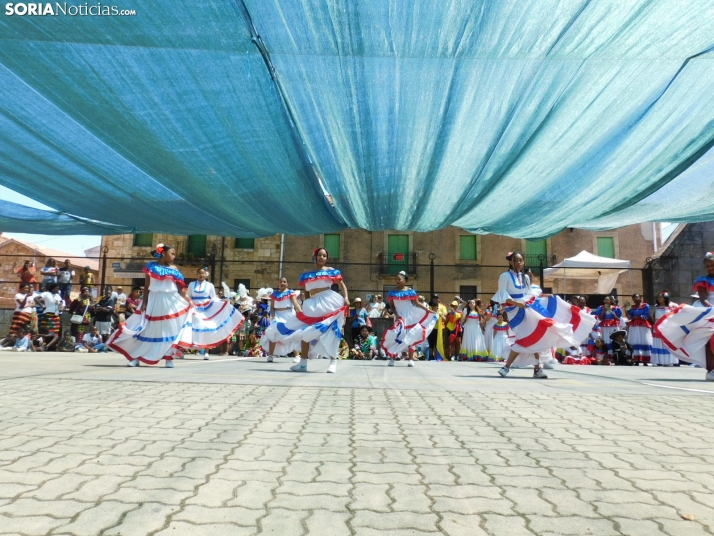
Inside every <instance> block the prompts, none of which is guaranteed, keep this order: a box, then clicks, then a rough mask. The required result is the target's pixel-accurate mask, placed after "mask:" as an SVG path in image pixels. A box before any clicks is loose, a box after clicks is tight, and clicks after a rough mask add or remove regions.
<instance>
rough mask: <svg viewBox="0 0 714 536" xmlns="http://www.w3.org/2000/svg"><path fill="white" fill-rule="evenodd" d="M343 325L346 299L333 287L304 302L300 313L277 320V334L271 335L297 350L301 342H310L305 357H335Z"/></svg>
mask: <svg viewBox="0 0 714 536" xmlns="http://www.w3.org/2000/svg"><path fill="white" fill-rule="evenodd" d="M344 325H345V299H344V298H343V297H342V296H341V295H340V294H338V293H337V292H335V291H333V290H323V291H322V292H320V293H319V294H316V295H315V296H313V297H311V298H308V299H307V300H305V301H304V302H303V304H302V314H296V315H295V316H293V317H291V318H288V319H287V320H286V321H285V322H277V323H276V324H275V327H276V329H277V331H278V333H279V334H280V336H278V335H274V336H275V337H276V340H277V341H278V342H281V343H282V344H284V345H286V347H292V348H296V349H298V350H299V349H300V347H301V345H302V343H303V342H307V343H310V350H309V355H303V356H302V357H304V358H309V357H317V356H318V355H321V356H323V357H330V358H337V357H338V353H339V349H340V341H341V340H342V329H343V327H344ZM271 327H272V326H271ZM268 329H270V328H268Z"/></svg>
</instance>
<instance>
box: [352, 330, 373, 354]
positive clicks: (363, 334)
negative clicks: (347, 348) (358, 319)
mask: <svg viewBox="0 0 714 536" xmlns="http://www.w3.org/2000/svg"><path fill="white" fill-rule="evenodd" d="M352 357H353V358H354V359H369V360H372V359H374V358H376V357H377V337H375V336H374V335H372V334H371V333H370V332H369V328H368V327H367V326H362V329H361V330H360V333H359V335H358V336H357V339H356V340H355V346H354V348H353V349H352Z"/></svg>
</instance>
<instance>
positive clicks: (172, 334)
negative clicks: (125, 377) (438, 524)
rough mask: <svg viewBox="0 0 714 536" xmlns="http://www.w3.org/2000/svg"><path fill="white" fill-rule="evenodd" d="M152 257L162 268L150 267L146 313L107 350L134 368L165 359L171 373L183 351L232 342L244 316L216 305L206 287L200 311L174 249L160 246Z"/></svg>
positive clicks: (118, 332) (140, 313)
mask: <svg viewBox="0 0 714 536" xmlns="http://www.w3.org/2000/svg"><path fill="white" fill-rule="evenodd" d="M152 254H153V256H154V257H155V258H157V259H158V262H150V263H149V264H147V265H146V266H145V267H144V270H143V271H144V273H145V274H146V283H145V287H146V291H145V294H144V300H143V301H142V303H141V307H140V309H137V310H136V311H135V312H134V314H133V315H131V316H130V317H129V318H128V319H127V321H126V322H124V323H122V324H120V325H119V329H117V330H116V331H115V332H114V333H113V334H112V335H111V336H110V337H109V340H108V341H107V345H108V346H109V348H111V349H112V350H114V351H115V352H119V353H120V354H122V355H123V356H124V357H125V358H126V359H127V360H128V361H129V363H128V366H130V367H137V366H139V362H142V363H146V364H149V365H155V364H157V363H158V362H159V361H161V360H162V359H164V360H166V368H173V366H174V363H173V359H174V357H175V356H178V355H181V353H182V350H183V349H189V348H205V349H208V348H213V347H215V346H218V345H220V344H221V343H222V342H224V341H226V340H227V339H229V338H230V337H231V335H232V334H233V332H234V331H236V330H237V329H238V328H239V327H240V325H241V324H242V322H243V316H242V315H241V314H240V313H239V312H238V310H237V309H236V308H235V307H230V305H227V306H226V307H225V308H224V307H223V305H222V304H221V303H212V302H213V300H212V299H211V298H210V294H209V292H208V290H207V287H205V289H204V287H203V286H200V287H199V288H200V289H201V290H200V291H199V292H198V294H197V296H200V297H199V298H198V299H199V301H198V303H199V304H201V305H200V307H201V309H200V310H199V308H198V307H194V305H193V304H192V303H191V301H190V298H189V296H188V292H187V290H186V283H185V281H184V277H183V275H182V274H181V272H179V271H178V270H177V269H176V267H175V266H173V261H174V259H175V258H176V251H175V250H174V248H172V247H171V246H165V245H164V244H159V245H158V246H156V250H154V251H153V252H152ZM214 292H215V291H214ZM226 303H227V302H226ZM209 315H210V316H209Z"/></svg>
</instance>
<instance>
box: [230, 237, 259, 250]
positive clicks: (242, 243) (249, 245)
mask: <svg viewBox="0 0 714 536" xmlns="http://www.w3.org/2000/svg"><path fill="white" fill-rule="evenodd" d="M235 249H255V238H236V247H235Z"/></svg>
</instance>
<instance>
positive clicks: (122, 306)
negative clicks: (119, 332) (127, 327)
mask: <svg viewBox="0 0 714 536" xmlns="http://www.w3.org/2000/svg"><path fill="white" fill-rule="evenodd" d="M112 298H114V299H115V300H116V302H115V303H116V305H115V306H114V313H115V314H116V315H117V319H118V320H119V322H120V323H121V322H124V321H125V320H126V300H127V296H126V294H124V289H122V288H121V287H117V288H116V290H115V291H114V292H112Z"/></svg>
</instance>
